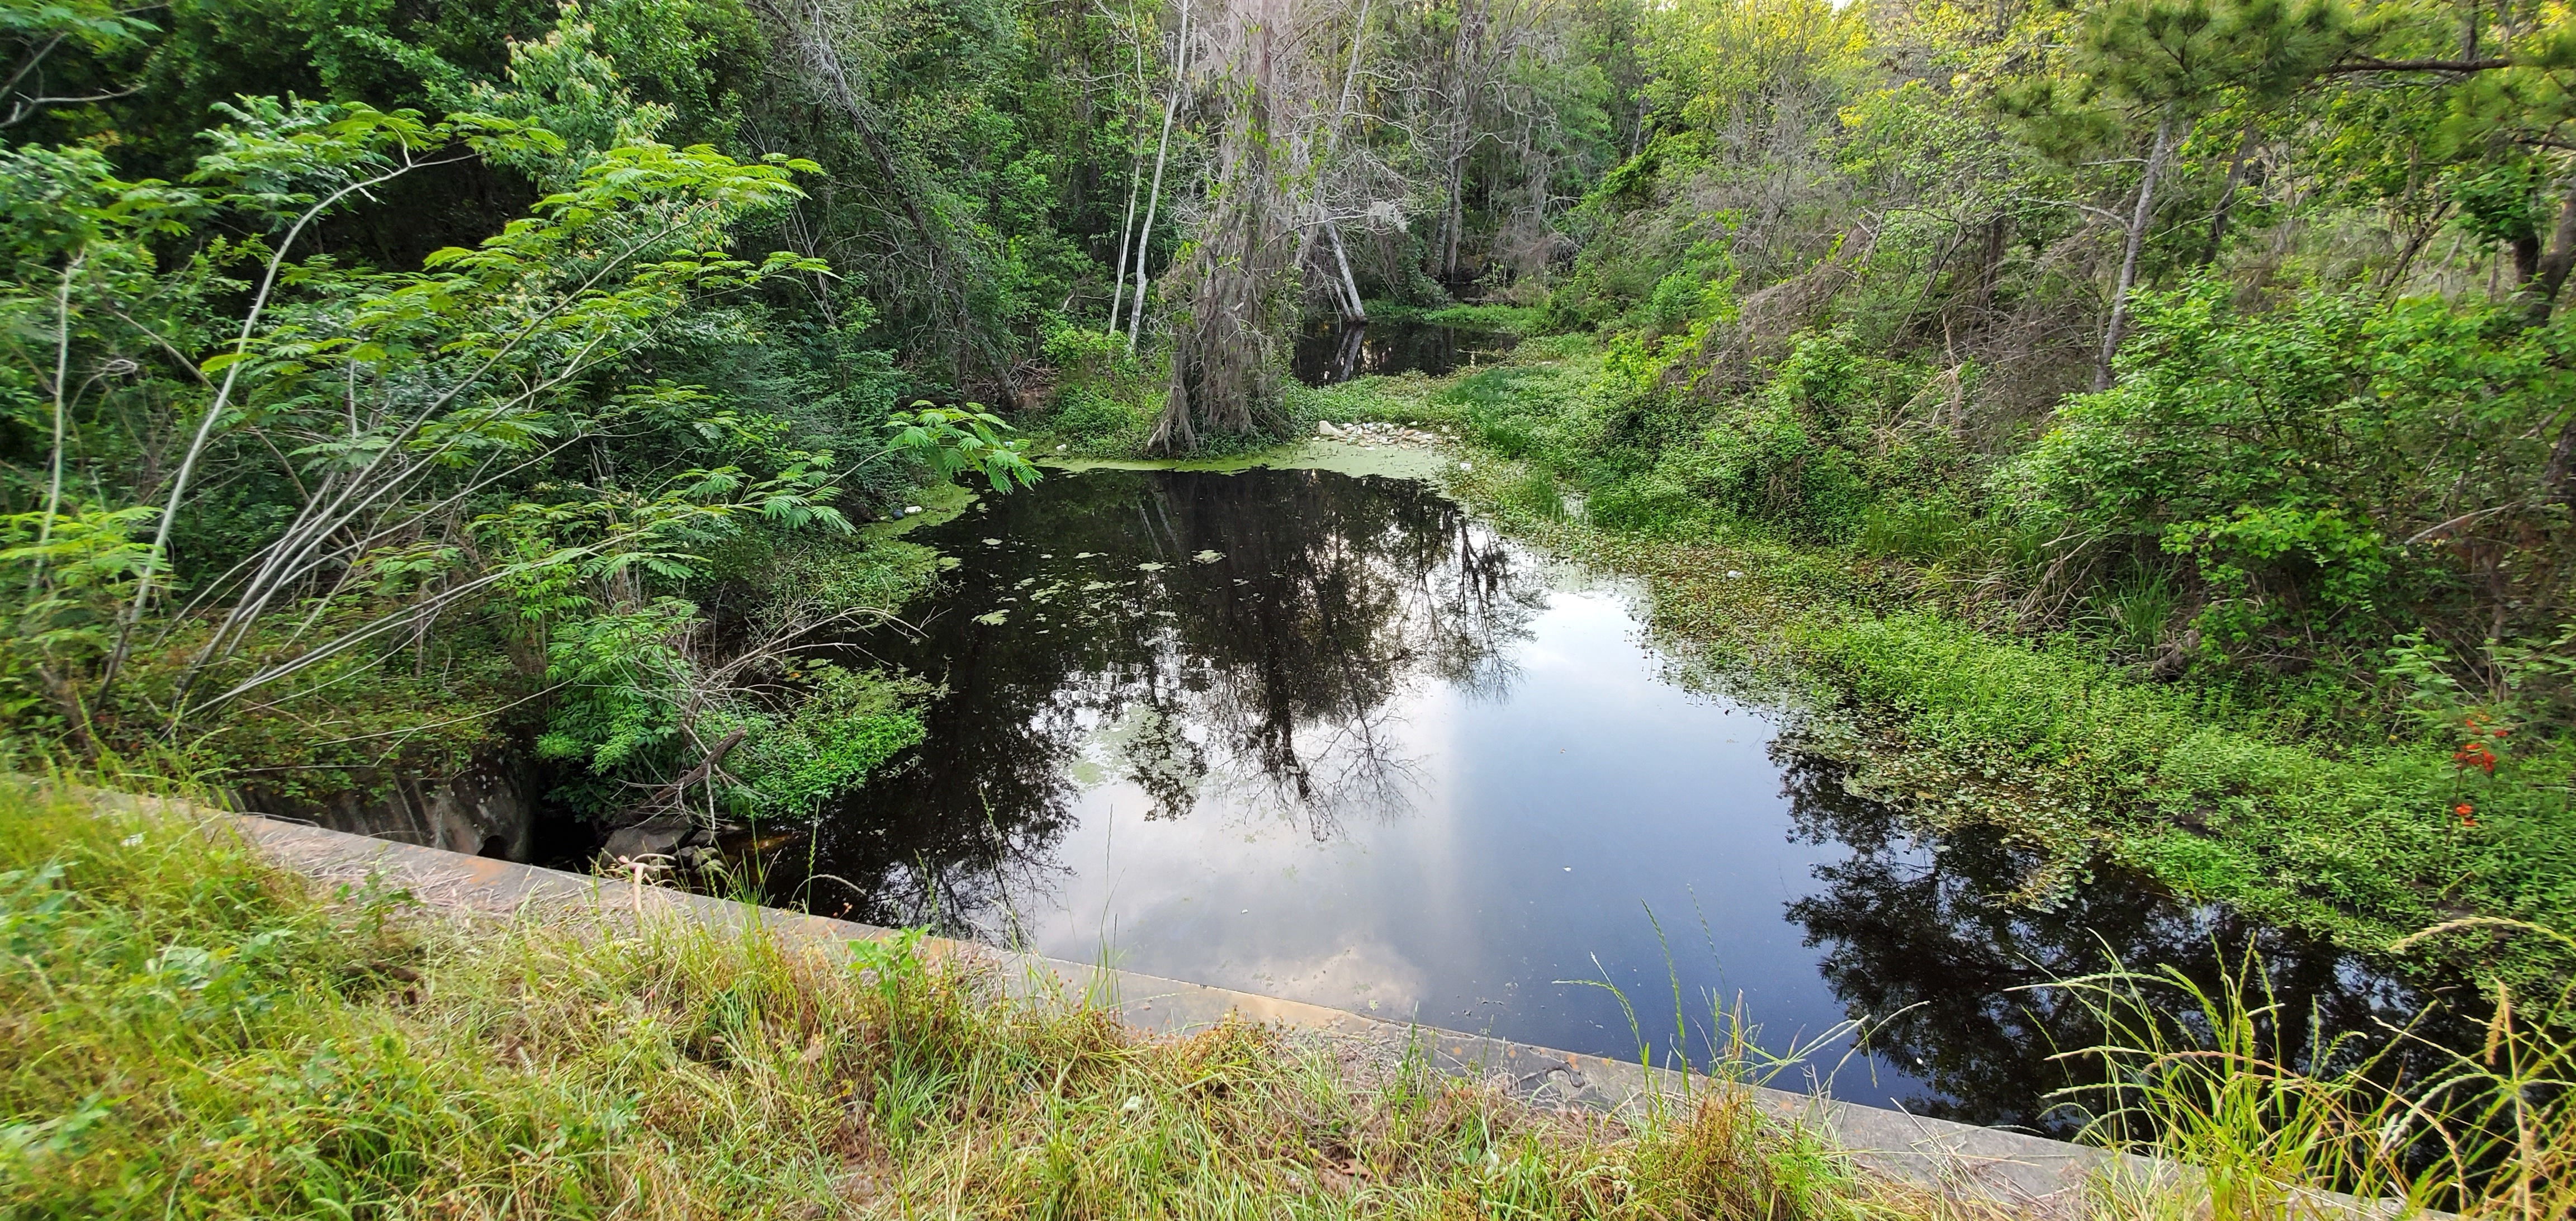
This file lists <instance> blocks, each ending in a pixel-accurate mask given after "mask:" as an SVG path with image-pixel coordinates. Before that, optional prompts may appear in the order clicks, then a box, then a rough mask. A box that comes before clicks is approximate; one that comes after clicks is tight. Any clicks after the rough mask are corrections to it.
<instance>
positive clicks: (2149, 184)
mask: <svg viewBox="0 0 2576 1221" xmlns="http://www.w3.org/2000/svg"><path fill="white" fill-rule="evenodd" d="M2172 148H2173V112H2171V111H2167V112H2165V114H2164V115H2163V116H2161V117H2159V118H2158V119H2157V120H2156V143H2155V147H2154V148H2153V149H2152V150H2151V151H2149V152H2148V153H2147V172H2146V174H2145V176H2143V177H2142V178H2140V179H2139V180H2138V206H2137V208H2136V209H2135V210H2133V211H2132V212H2130V214H2129V242H2128V249H2127V250H2125V251H2124V252H2123V253H2122V254H2121V256H2120V284H2119V287H2117V288H2115V289H2113V290H2112V292H2111V321H2110V322H2109V323H2108V324H2106V325H2105V326H2104V327H2103V328H2102V360H2101V363H2100V364H2099V365H2096V366H2095V367H2094V369H2093V388H2094V389H2096V390H2108V389H2110V388H2111V357H2113V356H2114V355H2117V354H2118V353H2119V351H2120V337H2121V333H2122V332H2124V331H2126V330H2128V328H2129V290H2131V289H2132V288H2135V287H2136V286H2137V283H2138V248H2139V247H2140V246H2143V245H2145V244H2146V240H2147V222H2149V221H2151V220H2154V219H2155V215H2156V211H2155V207H2156V174H2157V173H2158V172H2159V171H2161V170H2162V169H2164V164H2165V154H2166V153H2167V152H2170V151H2172Z"/></svg>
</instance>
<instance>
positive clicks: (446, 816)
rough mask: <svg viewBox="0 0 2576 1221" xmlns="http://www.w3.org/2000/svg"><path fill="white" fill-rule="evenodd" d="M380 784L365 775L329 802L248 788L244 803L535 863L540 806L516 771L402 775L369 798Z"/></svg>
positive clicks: (352, 829) (483, 765)
mask: <svg viewBox="0 0 2576 1221" xmlns="http://www.w3.org/2000/svg"><path fill="white" fill-rule="evenodd" d="M372 779H373V777H368V776H360V777H357V780H358V781H359V783H358V784H357V785H355V786H353V787H352V788H351V789H350V790H349V791H347V792H344V793H340V794H336V795H334V796H332V797H330V798H328V799H325V800H321V801H311V800H302V799H296V798H289V797H284V796H281V795H278V794H275V793H267V792H263V791H261V790H259V789H258V788H256V787H250V788H245V789H243V790H241V792H240V793H238V794H237V799H238V800H239V802H240V803H241V806H242V808H244V809H248V810H256V811H258V812H260V813H262V814H267V815H271V816H273V817H277V818H282V819H285V820H287V821H290V822H301V823H310V824H312V825H314V826H317V827H325V828H328V829H330V830H333V831H346V832H348V833H350V834H352V835H366V836H372V837H374V838H376V839H390V840H399V841H401V842H403V843H406V844H419V845H421V846H423V847H427V848H442V849H445V850H447V851H450V852H462V853H465V854H466V855H468V856H488V857H499V858H502V859H506V860H513V861H524V860H526V859H528V850H529V843H530V840H531V839H532V838H533V837H534V834H535V828H536V805H535V803H534V802H533V801H531V800H530V799H529V795H528V794H527V793H526V792H525V791H524V788H525V786H524V785H523V784H522V782H521V779H520V777H519V776H517V775H516V774H514V773H512V772H511V771H509V770H507V769H505V768H503V767H500V766H498V765H495V764H492V763H489V762H485V761H481V760H478V761H475V762H472V763H469V764H467V765H466V766H465V768H464V769H463V770H461V771H459V772H457V773H456V774H455V775H453V776H446V777H427V778H423V777H420V776H396V777H394V778H392V779H390V780H388V781H386V782H385V784H384V786H383V787H384V789H385V795H384V796H381V797H369V796H368V795H367V793H366V786H367V784H368V782H370V781H371V780H372Z"/></svg>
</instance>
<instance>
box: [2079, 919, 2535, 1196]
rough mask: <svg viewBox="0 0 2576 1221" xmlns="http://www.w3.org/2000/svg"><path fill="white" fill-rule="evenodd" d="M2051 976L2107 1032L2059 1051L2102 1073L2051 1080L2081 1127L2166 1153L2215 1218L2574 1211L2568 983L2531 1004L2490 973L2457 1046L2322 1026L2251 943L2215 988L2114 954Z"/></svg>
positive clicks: (2411, 1033)
mask: <svg viewBox="0 0 2576 1221" xmlns="http://www.w3.org/2000/svg"><path fill="white" fill-rule="evenodd" d="M2456 923H2474V924H2478V925H2493V924H2500V923H2503V924H2515V925H2516V927H2518V928H2520V929H2523V930H2526V931H2532V932H2539V933H2541V934H2542V935H2546V936H2553V937H2554V936H2556V934H2552V933H2546V932H2545V931H2544V930H2537V929H2535V928H2533V926H2528V925H2520V924H2518V922H2500V921H2493V920H2477V921H2470V922H2455V924H2456ZM2435 931H2436V930H2427V931H2426V933H2424V934H2419V936H2427V935H2432V934H2433V933H2434V932H2435ZM2440 931H2445V932H2448V931H2456V929H2455V927H2454V926H2444V927H2443V928H2442V929H2441V930H2440ZM2054 986H2056V987H2063V988H2068V989H2071V990H2072V991H2074V992H2075V994H2076V995H2077V996H2078V997H2079V998H2081V999H2082V1001H2083V1003H2084V1004H2085V1006H2086V1007H2087V1008H2088V1009H2090V1010H2091V1012H2092V1014H2093V1016H2094V1018H2095V1019H2096V1020H2097V1021H2098V1022H2099V1023H2100V1028H2101V1030H2102V1032H2103V1035H2102V1041H2101V1042H2100V1043H2099V1044H2097V1045H2095V1046H2093V1047H2088V1048H2084V1049H2081V1050H2078V1051H2072V1052H2068V1053H2065V1055H2066V1056H2068V1057H2073V1058H2080V1059H2086V1060H2093V1061H2097V1062H2098V1067H2099V1069H2100V1070H2101V1071H2100V1077H2101V1079H2102V1080H2104V1081H2105V1082H2106V1084H2104V1085H2101V1086H2093V1087H2084V1088H2078V1089H2070V1090H2066V1091H2062V1096H2063V1097H2064V1098H2065V1099H2066V1100H2067V1101H2068V1102H2069V1104H2070V1105H2076V1106H2080V1107H2084V1108H2087V1109H2089V1110H2090V1112H2091V1113H2090V1116H2089V1119H2088V1122H2087V1125H2086V1130H2085V1136H2086V1138H2088V1139H2090V1140H2092V1141H2094V1142H2096V1143H2100V1144H2104V1145H2108V1146H2112V1147H2118V1148H2127V1149H2131V1150H2135V1151H2138V1152H2143V1153H2149V1154H2154V1155H2159V1156H2162V1157H2165V1158H2167V1159H2169V1160H2170V1161H2172V1162H2173V1163H2176V1164H2178V1166H2179V1167H2181V1168H2180V1169H2179V1170H2178V1171H2177V1174H2178V1176H2179V1179H2178V1183H2179V1185H2180V1186H2182V1187H2184V1188H2185V1189H2187V1190H2188V1191H2189V1192H2191V1193H2193V1194H2195V1195H2197V1196H2198V1197H2199V1198H2200V1200H2201V1202H2202V1204H2203V1205H2204V1206H2205V1214H2206V1215H2207V1216H2209V1217H2210V1218H2212V1221H2236V1219H2239V1218H2242V1219H2245V1221H2253V1219H2255V1218H2263V1219H2266V1221H2269V1219H2274V1218H2282V1217H2293V1216H2301V1215H2327V1213H2328V1212H2329V1211H2331V1210H2330V1209H2329V1208H2328V1207H2327V1205H2328V1204H2329V1199H2328V1197H2327V1196H2326V1195H2325V1194H2324V1193H2326V1192H2329V1191H2335V1192H2343V1193H2348V1194H2350V1195H2352V1196H2357V1197H2360V1198H2361V1199H2364V1200H2375V1201H2382V1202H2387V1203H2390V1204H2394V1205H2395V1206H2396V1207H2397V1209H2398V1211H2400V1212H2403V1213H2416V1212H2421V1211H2424V1210H2427V1209H2442V1210H2450V1211H2456V1212H2459V1213H2461V1214H2463V1215H2466V1216H2469V1217H2474V1218H2481V1219H2493V1221H2543V1219H2553V1221H2554V1219H2557V1218H2564V1217H2568V1216H2571V1215H2576V1108H2571V1105H2570V1103H2571V1098H2570V1094H2569V1089H2570V1085H2571V1076H2576V1043H2571V1041H2570V1037H2569V1026H2570V1022H2571V1019H2576V1008H2571V1006H2570V1004H2569V1001H2570V999H2571V997H2570V994H2569V992H2568V991H2567V990H2566V989H2564V988H2562V989H2560V990H2559V991H2558V992H2557V993H2555V994H2554V995H2548V996H2545V997H2544V998H2543V1003H2540V1004H2529V1003H2517V1002H2516V1001H2515V1000H2514V999H2513V998H2512V996H2511V995H2510V994H2509V993H2507V992H2506V991H2505V990H2504V988H2503V986H2502V985H2499V986H2498V987H2497V991H2496V994H2495V996H2494V1000H2495V1010H2494V1016H2493V1018H2492V1020H2491V1021H2490V1023H2489V1025H2488V1028H2487V1037H2486V1041H2485V1044H2484V1046H2482V1047H2480V1048H2478V1049H2476V1050H2472V1051H2462V1050H2459V1049H2456V1048H2452V1047H2449V1046H2446V1045H2444V1044H2441V1043H2437V1042H2434V1041H2432V1040H2431V1039H2428V1038H2426V1037H2424V1036H2422V1035H2421V1034H2420V1033H2419V1032H2418V1031H2417V1030H2416V1029H2414V1028H2413V1027H2405V1028H2397V1027H2391V1028H2387V1029H2384V1030H2380V1031H2375V1032H2360V1031H2352V1032H2344V1033H2341V1034H2336V1035H2328V1034H2326V1032H2324V1031H2323V1030H2322V1029H2321V1028H2319V1027H2318V1026H2317V1025H2316V1024H2315V1022H2314V1019H2313V1018H2312V1017H2310V1016H2309V1015H2303V1014H2300V1013H2298V1012H2296V1011H2295V1010H2294V1009H2292V1008H2291V1007H2289V1006H2287V1005H2286V1004H2284V1003H2283V1002H2282V1000H2281V999H2280V998H2279V997H2278V996H2277V995H2276V994H2275V993H2274V992H2273V991H2272V988H2271V985H2270V982H2269V980H2268V979H2267V977H2266V975H2265V973H2264V970H2263V965H2262V960H2261V958H2260V957H2259V956H2258V955H2256V954H2255V953H2254V952H2253V951H2252V950H2250V949H2249V950H2248V951H2247V952H2246V953H2245V955H2244V956H2243V957H2241V958H2238V959H2236V960H2235V961H2233V962H2223V963H2222V970H2221V971H2220V972H2219V976H2218V980H2217V982H2216V984H2215V985H2214V986H2204V985H2203V984H2201V983H2200V982H2198V981H2196V980H2194V979H2193V978H2192V977H2191V976H2189V975H2187V974H2185V973H2184V972H2182V971H2181V970H2179V969H2177V968H2175V967H2173V966H2171V965H2165V966H2159V967H2156V968H2153V969H2148V970H2139V969H2134V968H2131V967H2128V966H2126V965H2125V964H2120V963H2117V962H2115V963H2114V964H2113V965H2112V967H2111V968H2110V969H2108V970H2105V971H2102V972H2099V973H2097V974H2093V975H2089V976H2085V977H2083V978H2080V979H2074V980H2068V981H2065V982H2064V983H2061V984H2058V985H2054Z"/></svg>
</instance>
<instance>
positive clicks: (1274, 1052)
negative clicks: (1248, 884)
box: [0, 781, 1963, 1221]
mask: <svg viewBox="0 0 2576 1221" xmlns="http://www.w3.org/2000/svg"><path fill="white" fill-rule="evenodd" d="M0 951H5V954H4V955H0V1215H5V1216H10V1217H74V1216H78V1217H145V1216H149V1217H165V1216H166V1217H263V1218H266V1217H331V1218H358V1217H369V1218H379V1217H380V1218H392V1217H424V1216H438V1217H469V1218H470V1217H540V1216H543V1217H590V1216H621V1217H622V1216H648V1217H663V1216H672V1217H690V1216H709V1217H712V1216H724V1217H824V1216H880V1215H882V1216H905V1217H912V1216H926V1215H937V1216H974V1217H995V1216H1010V1217H1017V1216H1050V1217H1073V1216H1103V1217H1107V1216H1255V1215H1258V1216H1264V1217H1274V1216H1290V1215H1294V1216H1314V1217H1343V1216H1396V1217H1411V1216H1421V1217H1433V1216H1439V1217H1465V1216H1490V1217H1515V1218H1520V1217H1572V1216H1598V1217H1635V1218H1680V1217H1717V1218H1741V1219H1745V1221H1753V1219H1760V1221H1801V1219H1806V1218H1816V1219H1820V1221H1821V1219H1823V1218H1838V1217H1846V1216H1858V1215H1861V1214H1864V1213H1867V1214H1870V1215H1877V1216H1927V1217H1928V1216H1934V1215H1947V1214H1948V1213H1951V1212H1955V1211H1957V1210H1958V1208H1960V1207H1963V1206H1958V1205H1954V1204H1950V1203H1944V1202H1943V1201H1942V1200H1940V1199H1939V1198H1937V1197H1934V1196H1932V1195H1929V1194H1926V1193H1921V1192H1915V1191H1911V1190H1909V1189H1905V1188H1902V1187H1899V1186H1897V1185H1894V1184H1890V1183H1887V1182H1883V1181H1879V1180H1875V1179H1872V1178H1870V1177H1868V1176H1866V1175H1863V1174H1861V1173H1859V1172H1857V1171H1855V1170H1853V1169H1852V1168H1851V1167H1850V1166H1849V1165H1848V1164H1846V1163H1844V1162H1843V1161H1841V1160H1839V1159H1838V1158H1836V1157H1834V1156H1832V1155H1830V1154H1827V1153H1825V1152H1823V1151H1822V1149H1821V1146H1819V1145H1818V1144H1817V1143H1816V1141H1815V1140H1814V1138H1813V1137H1812V1136H1811V1135H1802V1134H1800V1133H1798V1132H1796V1131H1794V1130H1793V1129H1791V1128H1790V1127H1788V1126H1786V1125H1784V1124H1782V1123H1780V1122H1777V1121H1775V1120H1772V1119H1770V1118H1767V1117H1766V1116H1764V1115H1763V1114H1761V1113H1760V1112H1759V1111H1758V1110H1757V1109H1756V1108H1755V1107H1754V1106H1753V1104H1752V1103H1751V1102H1750V1100H1749V1098H1748V1096H1747V1095H1746V1094H1745V1093H1744V1092H1743V1091H1741V1090H1730V1089H1711V1090H1706V1091H1702V1092H1699V1093H1697V1094H1694V1095H1693V1096H1691V1097H1690V1098H1688V1099H1684V1100H1678V1101H1676V1102H1675V1103H1674V1104H1673V1105H1668V1106H1665V1107H1661V1108H1656V1109H1653V1110H1652V1111H1650V1112H1648V1113H1641V1114H1638V1115H1635V1116H1630V1117H1624V1118H1617V1119H1614V1118H1611V1117H1606V1116H1599V1115H1589V1114H1579V1113H1570V1112H1567V1113H1560V1112H1555V1111H1548V1110H1540V1109H1534V1108H1532V1107H1531V1106H1528V1105H1526V1104H1524V1103H1522V1102H1519V1101H1516V1100H1515V1099H1514V1098H1513V1097H1512V1096H1511V1095H1510V1094H1509V1093H1508V1092H1507V1091H1506V1090H1503V1089H1500V1088H1497V1087H1494V1086H1489V1085H1486V1084H1481V1083H1477V1082H1470V1081H1461V1080H1457V1079H1453V1078H1449V1077H1445V1076H1441V1075H1438V1074H1435V1073H1433V1072H1431V1071H1430V1070H1429V1069H1428V1068H1427V1066H1426V1065H1425V1064H1423V1063H1422V1062H1421V1061H1420V1060H1419V1059H1418V1058H1416V1059H1407V1060H1404V1061H1400V1062H1395V1063H1385V1062H1381V1061H1379V1060H1377V1059H1375V1058H1372V1057H1370V1056H1366V1055H1362V1054H1360V1052H1359V1051H1358V1049H1357V1048H1355V1047H1354V1046H1351V1045H1330V1044H1321V1043H1310V1042H1302V1041H1300V1039H1299V1038H1297V1037H1292V1036H1291V1035H1289V1034H1287V1033H1284V1032H1282V1031H1280V1030H1278V1029H1275V1028H1269V1027H1261V1026H1255V1025H1250V1024H1246V1023H1241V1022H1228V1023H1225V1024H1222V1025H1219V1026H1217V1027H1215V1028H1213V1029H1209V1030H1206V1031H1203V1032H1200V1033H1198V1034H1196V1035H1194V1036H1191V1037H1188V1038H1181V1039H1150V1038H1145V1037H1141V1036H1139V1035H1137V1034H1135V1033H1133V1032H1131V1031H1130V1030H1128V1029H1127V1028H1126V1027H1124V1026H1122V1025H1121V1024H1120V1023H1119V1022H1118V1021H1117V1020H1116V1019H1115V1017H1114V1015H1113V1014H1112V1013H1111V1012H1110V1011H1108V1010H1105V1009H1103V1008H1100V1007H1097V1006H1094V1005H1090V1004H1083V1003H1067V1004H1062V1005H1056V1006H1048V1007H1038V1006H1033V1005H1029V1004H1013V1003H1009V1002H1006V1001H1005V1000H1004V999H1003V997H1002V989H1001V987H1000V983H1001V982H1002V981H1000V980H998V979H996V978H995V977H994V975H993V973H992V971H991V970H990V969H988V968H979V967H977V966H976V965H974V964H972V963H969V962H964V961H958V960H941V961H933V960H932V959H931V958H930V957H928V956H926V955H925V954H924V953H922V952H921V947H920V944H919V942H918V939H917V938H905V939H898V940H895V941H891V942H886V943H870V944H863V945H860V946H858V947H854V948H853V949H852V950H850V951H848V952H846V953H833V954H830V955H825V954H821V953H804V952H793V951H789V950H787V949H783V948H782V947H781V946H780V945H779V944H778V943H776V942H774V941H773V940H771V939H769V938H767V937H765V936H762V935H760V934H758V933H741V932H727V931H717V930H711V929H707V928H705V927H702V926H697V925H693V924H679V923H661V922H657V921H654V920H651V919H644V920H642V921H640V922H638V921H637V920H635V919H633V918H627V919H619V918H616V917H614V916H583V917H577V918H576V917H555V918H550V919H534V918H530V919H520V920H506V921H489V922H485V923H479V924H464V923H459V922H457V921H456V920H453V919H449V918H445V917H438V916H435V915H433V914H431V913H428V912H425V911H423V910H421V909H419V908H417V907H415V906H414V905H412V904H411V903H410V901H409V900H408V898H407V897H406V896H404V895H402V894H400V893H398V892H392V891H388V890H384V889H382V888H356V889H342V890H338V891H334V892H331V893H327V894H317V893H314V892H313V891H312V890H311V889H309V888H308V887H307V886H306V885H305V884H304V883H303V882H302V881H301V880H299V879H297V878H294V877H291V876H288V875H284V874H281V873H279V872H277V871H275V870H273V869H270V868H268V867H266V866H264V865H263V864H262V863H261V862H260V860H259V859H258V858H257V857H256V856H255V855H254V854H253V853H252V852H251V851H249V850H248V849H247V848H245V847H244V846H243V845H242V844H241V843H239V842H238V841H237V840H236V839H234V838H233V837H232V836H231V835H230V833H229V830H228V828H227V827H224V826H221V825H216V826H204V825H198V824H195V823H192V822H189V821H187V820H185V819H182V818H180V817H178V816H175V815H170V814H156V813H152V812H148V811H135V810H125V809H100V808H94V807H93V806H92V805H90V804H88V803H86V802H85V801H84V800H82V799H81V798H79V797H78V796H76V795H74V794H72V793H71V792H70V791H68V790H65V789H61V788H45V787H40V786H36V785H33V784H28V783H23V782H16V781H10V782H5V783H0Z"/></svg>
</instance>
